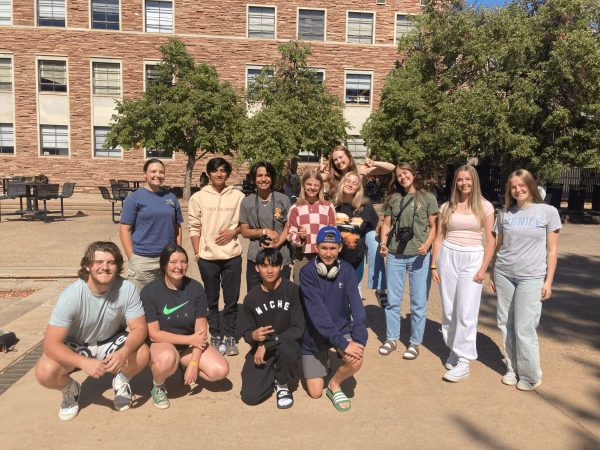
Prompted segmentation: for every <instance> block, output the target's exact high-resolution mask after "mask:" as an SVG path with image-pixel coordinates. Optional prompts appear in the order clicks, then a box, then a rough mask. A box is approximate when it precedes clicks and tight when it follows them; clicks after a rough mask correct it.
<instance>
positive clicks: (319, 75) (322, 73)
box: [317, 72, 325, 84]
mask: <svg viewBox="0 0 600 450" xmlns="http://www.w3.org/2000/svg"><path fill="white" fill-rule="evenodd" d="M324 76H325V72H317V80H319V83H320V84H323V77H324Z"/></svg>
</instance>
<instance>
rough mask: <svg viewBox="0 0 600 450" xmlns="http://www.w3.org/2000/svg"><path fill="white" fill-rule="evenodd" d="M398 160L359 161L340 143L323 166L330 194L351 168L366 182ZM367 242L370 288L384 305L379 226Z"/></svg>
mask: <svg viewBox="0 0 600 450" xmlns="http://www.w3.org/2000/svg"><path fill="white" fill-rule="evenodd" d="M395 167H396V166H394V164H391V163H388V162H385V161H375V160H373V159H370V158H365V162H364V163H360V164H356V162H355V161H354V158H353V157H352V154H351V153H350V151H349V150H348V149H347V148H346V147H344V146H343V145H338V146H337V147H335V148H334V149H333V150H332V152H331V153H330V154H329V160H328V162H327V164H323V165H322V166H321V168H320V169H321V171H322V173H323V180H325V181H327V182H329V194H330V196H331V197H333V196H334V195H335V192H336V190H337V187H338V184H339V183H340V180H341V179H342V177H343V176H344V175H346V174H347V173H349V172H356V173H358V174H360V181H361V183H362V185H363V187H364V186H366V184H367V183H368V182H369V177H371V176H376V175H385V174H386V173H390V172H392V171H393V170H394V169H395ZM365 241H366V244H367V249H368V257H369V264H368V270H369V280H368V284H367V289H376V291H375V296H376V297H377V301H378V302H379V304H380V306H381V305H382V303H383V304H387V298H386V297H387V294H386V289H387V281H386V278H385V277H386V275H385V273H386V271H385V263H384V260H383V258H382V257H381V255H380V254H379V244H380V242H379V238H378V236H377V232H376V231H375V230H372V231H369V232H368V233H367V235H366V239H365Z"/></svg>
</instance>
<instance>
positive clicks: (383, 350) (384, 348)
mask: <svg viewBox="0 0 600 450" xmlns="http://www.w3.org/2000/svg"><path fill="white" fill-rule="evenodd" d="M396 347H397V346H396V343H395V342H392V341H385V342H384V343H383V344H381V347H379V354H380V355H383V356H387V355H389V354H390V353H392V352H393V351H394V350H396Z"/></svg>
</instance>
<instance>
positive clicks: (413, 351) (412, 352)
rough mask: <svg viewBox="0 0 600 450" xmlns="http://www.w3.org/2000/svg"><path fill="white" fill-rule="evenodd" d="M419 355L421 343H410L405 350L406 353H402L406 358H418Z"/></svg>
mask: <svg viewBox="0 0 600 450" xmlns="http://www.w3.org/2000/svg"><path fill="white" fill-rule="evenodd" d="M418 356H419V344H410V345H409V346H408V348H407V349H406V351H405V352H404V355H402V357H403V358H404V359H417V357H418Z"/></svg>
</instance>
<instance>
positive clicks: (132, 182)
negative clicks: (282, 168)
mask: <svg viewBox="0 0 600 450" xmlns="http://www.w3.org/2000/svg"><path fill="white" fill-rule="evenodd" d="M145 182H146V181H145V180H144V181H130V183H131V184H133V187H134V188H137V189H139V188H140V183H145Z"/></svg>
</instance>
